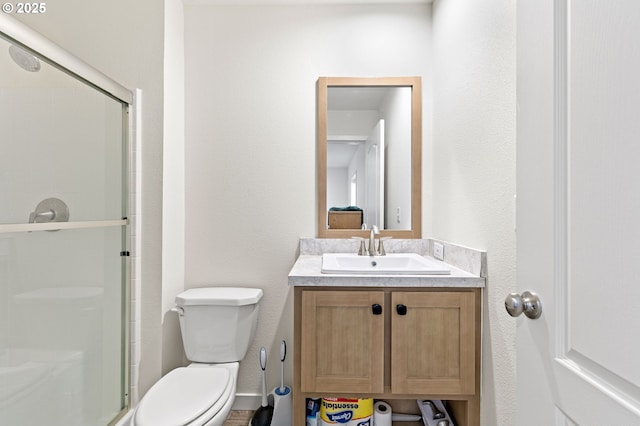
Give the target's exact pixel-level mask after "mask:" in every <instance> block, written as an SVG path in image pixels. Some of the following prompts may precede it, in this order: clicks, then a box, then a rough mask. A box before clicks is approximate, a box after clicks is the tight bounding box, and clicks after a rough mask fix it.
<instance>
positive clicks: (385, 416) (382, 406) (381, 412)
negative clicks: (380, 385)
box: [373, 401, 393, 426]
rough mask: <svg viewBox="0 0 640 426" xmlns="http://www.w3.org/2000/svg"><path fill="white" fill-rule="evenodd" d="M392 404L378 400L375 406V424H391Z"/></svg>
mask: <svg viewBox="0 0 640 426" xmlns="http://www.w3.org/2000/svg"><path fill="white" fill-rule="evenodd" d="M392 415H393V414H392V411H391V406H390V405H389V404H387V403H386V402H384V401H378V402H376V403H375V405H374V406H373V424H374V425H375V426H391V416H392Z"/></svg>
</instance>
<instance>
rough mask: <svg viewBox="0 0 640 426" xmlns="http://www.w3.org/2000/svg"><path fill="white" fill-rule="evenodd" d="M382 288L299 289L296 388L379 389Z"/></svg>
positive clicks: (357, 390) (311, 390)
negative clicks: (298, 376)
mask: <svg viewBox="0 0 640 426" xmlns="http://www.w3.org/2000/svg"><path fill="white" fill-rule="evenodd" d="M374 304H378V305H380V306H381V307H382V309H384V306H383V305H384V292H382V291H312V290H305V291H303V292H302V333H301V334H302V337H301V347H300V355H301V390H302V392H324V393H326V392H336V393H345V392H363V393H378V392H382V391H383V386H384V385H383V380H384V379H383V376H384V375H383V369H384V312H379V313H378V311H377V310H376V313H374V309H372V305H374Z"/></svg>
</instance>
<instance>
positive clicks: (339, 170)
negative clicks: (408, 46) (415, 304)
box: [317, 77, 422, 238]
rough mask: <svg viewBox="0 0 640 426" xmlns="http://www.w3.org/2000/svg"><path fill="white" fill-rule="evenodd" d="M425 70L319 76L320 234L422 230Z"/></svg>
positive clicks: (415, 233) (416, 234)
mask: <svg viewBox="0 0 640 426" xmlns="http://www.w3.org/2000/svg"><path fill="white" fill-rule="evenodd" d="M421 93H422V88H421V79H420V77H385V78H369V77H320V78H319V79H318V94H317V96H318V97H317V101H318V104H317V108H318V110H317V112H318V130H317V136H318V236H319V237H320V238H349V237H351V236H368V233H367V232H368V231H362V230H361V229H362V227H363V226H366V228H367V229H370V228H371V227H372V226H373V225H376V226H377V227H378V228H379V229H380V230H381V234H382V235H383V236H393V237H396V238H421V237H422V235H421V220H420V219H421V209H420V207H421V144H422V96H421Z"/></svg>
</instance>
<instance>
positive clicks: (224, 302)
mask: <svg viewBox="0 0 640 426" xmlns="http://www.w3.org/2000/svg"><path fill="white" fill-rule="evenodd" d="M262 294H263V293H262V290H261V289H259V288H246V287H205V288H191V289H189V290H186V291H184V292H182V293H180V294H178V295H177V296H176V305H178V306H188V305H192V306H193V305H208V306H244V305H254V304H256V303H258V301H259V300H260V299H261V298H262Z"/></svg>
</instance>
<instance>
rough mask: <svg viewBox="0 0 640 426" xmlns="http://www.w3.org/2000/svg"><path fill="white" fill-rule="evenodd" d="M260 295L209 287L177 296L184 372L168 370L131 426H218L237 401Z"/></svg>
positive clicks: (140, 406) (142, 403)
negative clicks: (185, 361) (240, 372)
mask: <svg viewBox="0 0 640 426" xmlns="http://www.w3.org/2000/svg"><path fill="white" fill-rule="evenodd" d="M261 298H262V290H260V289H255V288H240V287H238V288H234V287H212V288H197V289H190V290H187V291H185V292H183V293H180V294H179V295H178V296H176V305H177V306H176V308H174V311H176V312H177V313H178V315H179V319H180V329H181V331H182V340H183V343H184V349H185V354H186V355H187V358H188V359H189V360H190V361H193V362H192V363H191V364H190V365H189V366H188V367H180V368H176V369H174V370H172V371H170V372H169V373H168V374H166V375H165V376H164V377H162V378H161V379H160V380H159V381H158V382H157V383H156V384H154V385H153V386H152V387H151V389H149V391H148V392H147V394H146V395H145V396H144V397H143V398H142V400H141V401H140V403H139V404H138V406H137V407H136V409H135V412H134V413H133V416H132V418H131V421H130V423H129V424H130V426H187V425H188V426H222V425H223V424H224V422H225V420H226V419H227V416H228V415H229V412H230V411H231V407H232V405H233V402H234V400H235V396H236V380H237V377H238V370H239V362H240V361H241V360H242V359H243V358H244V356H245V355H246V353H247V349H248V347H249V344H250V343H251V341H252V340H253V336H254V333H255V329H256V325H257V317H258V310H259V309H258V308H259V304H258V302H259V301H260V299H261Z"/></svg>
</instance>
